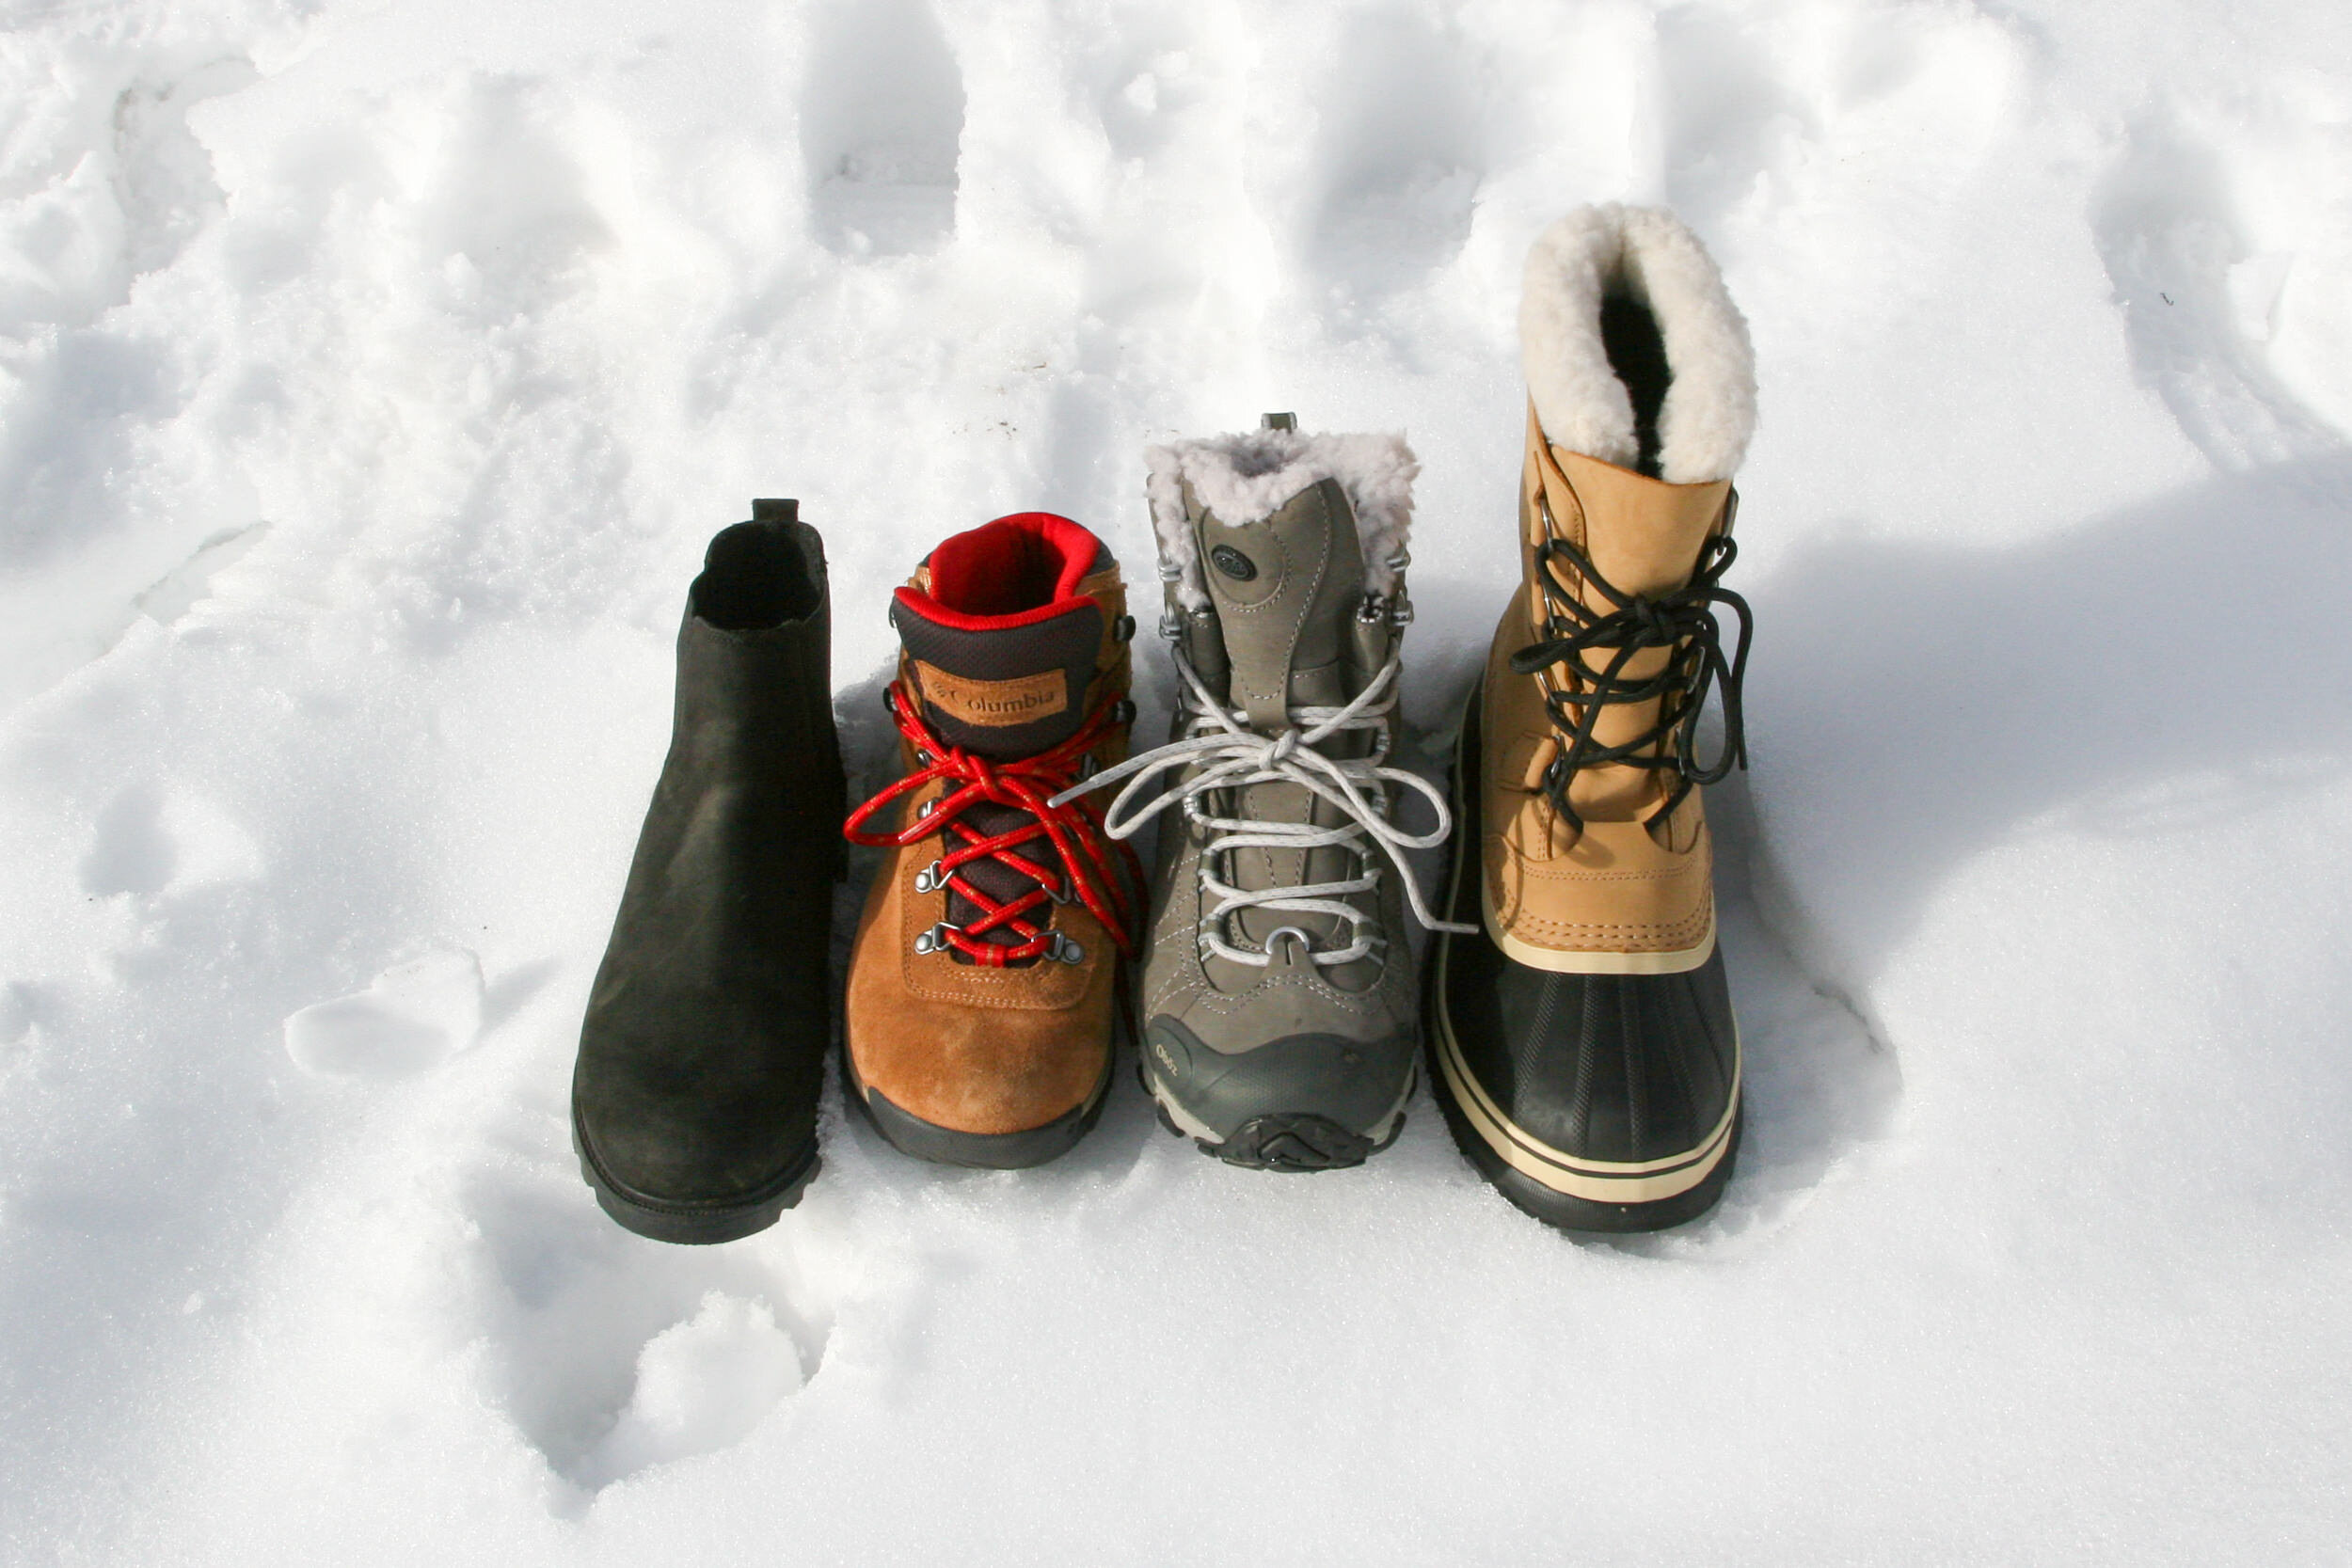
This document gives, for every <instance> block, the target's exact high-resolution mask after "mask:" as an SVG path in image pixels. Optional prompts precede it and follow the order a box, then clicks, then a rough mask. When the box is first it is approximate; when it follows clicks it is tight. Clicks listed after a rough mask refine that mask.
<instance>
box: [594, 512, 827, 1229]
mask: <svg viewBox="0 0 2352 1568" xmlns="http://www.w3.org/2000/svg"><path fill="white" fill-rule="evenodd" d="M706 607H707V610H708V611H709V613H706V612H705V610H706ZM714 614H715V615H716V616H717V617H718V618H719V619H721V620H723V621H724V622H726V623H728V624H727V625H724V626H721V625H714V624H713V621H712V619H711V616H712V615H714ZM829 623H830V607H829V604H828V600H827V595H826V591H825V564H824V554H823V547H822V545H821V544H820V542H819V541H818V536H817V532H816V531H815V530H814V529H811V528H809V527H808V526H807V525H805V524H803V523H799V522H793V521H781V520H773V519H770V520H762V521H758V522H751V523H740V524H738V525H736V526H735V527H734V528H730V529H728V530H726V531H724V532H723V533H721V534H720V535H719V536H718V538H717V539H715V540H713V541H712V544H711V546H710V552H709V555H708V557H707V566H706V570H705V572H704V575H703V576H702V577H700V578H696V579H695V583H694V586H693V589H692V590H691V592H690V594H689V595H688V603H687V612H686V619H685V624H684V626H682V627H681V628H680V630H679V632H678V644H677V657H678V675H677V696H676V704H675V719H674V727H673V731H672V736H671V743H670V751H669V755H668V758H667V759H666V760H665V761H664V763H663V764H662V769H661V777H660V782H659V783H658V784H656V785H655V787H654V797H653V802H652V804H651V806H650V807H649V808H648V809H647V811H646V814H645V821H644V828H643V830H642V831H641V832H640V834H639V837H638V841H637V851H636V856H635V859H634V860H633V861H632V862H631V863H630V865H629V873H628V885H627V888H626V890H625V891H624V892H623V894H622V895H621V907H620V911H619V913H618V915H617V916H616V918H615V919H614V921H613V927H612V941H611V943H610V944H609V945H608V947H607V949H606V951H605V956H604V962H603V964H602V966H601V967H600V968H599V969H598V970H597V972H596V985H595V988H594V990H593V991H592V992H591V994H590V998H589V1004H588V1012H587V1017H586V1019H585V1020H584V1021H583V1022H582V1024H581V1028H580V1058H579V1062H578V1064H577V1066H576V1068H575V1069H574V1072H573V1078H572V1106H573V1117H574V1125H575V1127H576V1129H577V1131H578V1132H579V1134H580V1142H581V1145H582V1148H583V1151H584V1152H585V1153H586V1154H587V1156H588V1157H589V1158H590V1159H591V1160H592V1161H594V1162H595V1164H596V1166H597V1167H598V1169H599V1170H600V1171H601V1172H602V1173H603V1175H604V1176H605V1178H606V1179H607V1180H608V1181H609V1182H610V1183H611V1184H612V1186H613V1187H615V1188H616V1189H618V1190H620V1191H621V1192H622V1193H623V1194H624V1195H625V1196H634V1197H638V1198H644V1199H650V1200H652V1201H654V1202H657V1203H663V1204H705V1203H707V1204H713V1205H725V1204H728V1203H733V1202H739V1201H741V1200H743V1199H745V1198H748V1197H753V1196H758V1195H760V1194H761V1193H762V1192H763V1191H764V1190H765V1189H768V1188H771V1187H772V1186H774V1185H775V1184H776V1183H777V1182H778V1181H779V1180H783V1179H785V1178H786V1177H787V1176H789V1175H790V1174H791V1173H792V1172H793V1171H794V1170H796V1169H798V1168H800V1167H802V1166H803V1165H804V1164H806V1159H807V1155H808V1152H809V1150H810V1148H811V1147H812V1146H813V1143H814V1140H815V1137H816V1119H817V1102H818V1094H819V1091H820V1089H821V1088H822V1086H823V1082H824V1057H825V1051H826V1048H827V1045H828V1043H829V1037H830V1022H831V1018H832V1005H831V1001H830V998H829V995H828V988H827V980H826V963H827V957H828V949H829V945H830V938H831V929H832V908H833V881H834V876H835V873H836V871H837V869H838V867H839V866H840V864H841V862H842V855H843V852H844V851H843V846H842V841H841V831H840V830H841V818H842V815H843V812H844V809H845V806H846V800H845V794H846V785H845V783H844V780H843V778H842V771H841V757H840V749H839V743H838V740H837V738H836V736H835V735H834V723H833V707H832V695H831V693H832V680H831V673H830V664H829V659H828V657H827V641H828V637H829V632H830V624H829Z"/></svg>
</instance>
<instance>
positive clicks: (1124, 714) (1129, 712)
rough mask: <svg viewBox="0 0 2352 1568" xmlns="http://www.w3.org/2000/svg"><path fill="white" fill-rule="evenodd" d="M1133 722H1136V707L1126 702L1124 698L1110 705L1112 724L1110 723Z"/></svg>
mask: <svg viewBox="0 0 2352 1568" xmlns="http://www.w3.org/2000/svg"><path fill="white" fill-rule="evenodd" d="M1135 721H1136V705H1135V704H1134V703H1132V702H1130V701H1128V700H1127V699H1126V698H1124V697H1121V698H1120V699H1119V701H1118V702H1116V703H1113V704H1112V705H1111V722H1112V723H1114V724H1132V723H1134V722H1135Z"/></svg>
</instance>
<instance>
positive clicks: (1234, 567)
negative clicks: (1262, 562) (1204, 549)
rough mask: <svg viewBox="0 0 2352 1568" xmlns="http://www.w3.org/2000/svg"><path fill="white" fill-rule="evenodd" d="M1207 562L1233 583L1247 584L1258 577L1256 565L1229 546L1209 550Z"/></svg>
mask: <svg viewBox="0 0 2352 1568" xmlns="http://www.w3.org/2000/svg"><path fill="white" fill-rule="evenodd" d="M1209 560H1210V562H1211V563H1212V564H1214V565H1215V566H1216V569H1217V570H1218V571H1220V572H1223V573H1224V574H1225V575H1226V576H1227V577H1229V578H1232V579H1233V580H1234V581H1235V582H1248V580H1249V579H1250V578H1254V577H1256V576H1257V575H1258V563H1257V562H1254V561H1252V560H1250V559H1249V558H1248V556H1246V555H1244V554H1242V553H1241V551H1239V550H1237V549H1235V548H1233V546H1231V545H1219V546H1217V547H1216V548H1215V549H1213V550H1211V551H1210V552H1209Z"/></svg>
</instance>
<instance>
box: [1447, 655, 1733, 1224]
mask: <svg viewBox="0 0 2352 1568" xmlns="http://www.w3.org/2000/svg"><path fill="white" fill-rule="evenodd" d="M1482 691H1483V685H1482V686H1475V687H1472V688H1471V689H1470V700H1469V703H1468V704H1467V705H1465V707H1464V709H1463V717H1462V729H1461V740H1457V742H1456V744H1455V746H1454V757H1453V761H1452V765H1451V766H1450V768H1448V770H1447V779H1446V789H1447V797H1448V804H1449V806H1450V807H1451V809H1452V811H1453V813H1454V824H1455V830H1454V839H1453V842H1452V843H1451V844H1449V845H1448V846H1447V857H1446V870H1445V876H1444V885H1445V886H1446V887H1447V889H1448V890H1449V892H1448V896H1447V900H1446V908H1447V911H1448V915H1449V918H1452V919H1455V920H1461V919H1466V918H1475V915H1474V913H1472V914H1466V913H1465V912H1464V911H1463V910H1461V909H1460V908H1459V907H1458V904H1459V900H1458V899H1457V898H1456V896H1455V891H1456V883H1455V880H1454V877H1455V873H1456V872H1457V870H1459V869H1460V858H1461V857H1462V856H1463V855H1464V854H1466V853H1470V852H1471V851H1470V848H1468V847H1466V846H1465V844H1464V839H1465V837H1466V836H1468V835H1465V833H1464V832H1463V831H1462V824H1464V823H1467V822H1473V821H1474V817H1473V816H1471V815H1470V814H1469V813H1467V811H1466V809H1465V803H1464V801H1463V798H1462V785H1463V778H1464V776H1465V772H1466V764H1465V761H1464V757H1463V745H1462V741H1466V740H1467V739H1468V738H1469V736H1470V734H1471V727H1470V723H1471V721H1470V715H1471V713H1472V712H1473V711H1474V710H1475V708H1476V705H1477V704H1478V702H1479V700H1480V697H1481V694H1482ZM1486 940H1487V938H1486V936H1485V935H1484V934H1483V933H1482V934H1481V935H1479V936H1475V937H1456V936H1452V935H1449V934H1446V933H1443V932H1440V933H1439V934H1438V936H1437V938H1436V940H1435V942H1432V943H1431V945H1430V951H1429V953H1428V955H1427V957H1426V958H1425V959H1424V960H1423V963H1422V1049H1423V1051H1424V1052H1425V1053H1426V1054H1427V1057H1428V1064H1429V1089H1430V1093H1431V1095H1432V1096H1433V1097H1434V1098H1435V1099H1436V1100H1437V1101H1438V1110H1439V1112H1441V1113H1442V1114H1443V1115H1444V1117H1445V1124H1446V1128H1447V1130H1448V1131H1449V1132H1452V1133H1453V1134H1454V1147H1455V1148H1459V1149H1460V1150H1461V1151H1462V1154H1463V1157H1464V1158H1466V1159H1468V1160H1469V1161H1470V1164H1471V1165H1473V1166H1474V1167H1476V1169H1477V1171H1478V1174H1479V1175H1481V1176H1483V1177H1485V1178H1486V1180H1487V1183H1488V1184H1489V1185H1491V1186H1492V1187H1493V1188H1494V1189H1495V1190H1496V1191H1497V1192H1499V1193H1501V1194H1502V1196H1504V1197H1506V1198H1508V1199H1509V1200H1510V1201H1511V1204H1512V1206H1513V1207H1514V1208H1516V1209H1518V1210H1519V1211H1520V1212H1523V1213H1528V1214H1532V1215H1534V1217H1535V1218H1537V1219H1539V1220H1541V1221H1543V1222H1544V1223H1545V1224H1546V1225H1549V1226H1552V1227H1556V1228H1558V1229H1561V1230H1574V1231H1590V1232H1594V1233H1597V1234H1602V1235H1620V1236H1622V1235H1638V1234H1642V1233H1645V1232H1647V1231H1652V1230H1670V1229H1672V1228H1673V1227H1676V1226H1677V1225H1688V1224H1689V1223H1691V1221H1692V1220H1694V1219H1697V1218H1698V1217H1699V1216H1700V1215H1702V1214H1704V1213H1706V1212H1708V1210H1710V1209H1712V1208H1714V1207H1715V1204H1716V1202H1717V1200H1718V1199H1720V1198H1721V1197H1722V1196H1723V1195H1724V1186H1725V1185H1726V1184H1728V1183H1729V1182H1730V1180H1731V1175H1732V1170H1733V1167H1734V1166H1735V1165H1737V1164H1738V1163H1739V1155H1740V1131H1741V1129H1742V1128H1743V1127H1744V1125H1745V1124H1746V1121H1747V1104H1746V1101H1745V1100H1744V1099H1742V1101H1740V1105H1739V1106H1738V1107H1737V1108H1736V1109H1735V1110H1734V1111H1733V1112H1732V1117H1731V1132H1730V1133H1729V1134H1728V1135H1727V1137H1726V1140H1725V1142H1724V1155H1723V1158H1722V1159H1721V1160H1720V1161H1718V1162H1717V1163H1716V1164H1715V1168H1714V1169H1712V1170H1710V1171H1708V1173H1707V1175H1706V1177H1705V1178H1704V1179H1702V1180H1700V1181H1699V1183H1698V1185H1696V1186H1694V1187H1692V1188H1691V1189H1690V1190H1689V1191H1687V1192H1680V1193H1677V1194H1676V1195H1675V1196H1672V1197H1661V1198H1653V1199H1651V1200H1650V1201H1648V1202H1645V1203H1601V1202H1597V1201H1595V1200H1593V1199H1591V1198H1581V1197H1575V1196H1570V1195H1568V1194H1566V1193H1563V1192H1556V1191H1554V1190H1553V1189H1551V1188H1549V1187H1547V1186H1545V1185H1544V1184H1543V1183H1542V1182H1540V1181H1538V1180H1535V1179H1534V1177H1532V1176H1529V1175H1528V1174H1527V1173H1526V1172H1525V1171H1522V1170H1520V1169H1519V1168H1518V1166H1516V1165H1514V1164H1511V1163H1510V1162H1509V1161H1508V1160H1505V1159H1504V1158H1503V1157H1502V1153H1501V1151H1500V1150H1498V1149H1497V1148H1495V1147H1494V1146H1493V1145H1492V1144H1490V1143H1488V1142H1487V1141H1486V1138H1485V1137H1484V1136H1482V1135H1481V1134H1480V1132H1479V1131H1478V1129H1477V1128H1476V1127H1474V1126H1472V1125H1471V1124H1470V1117H1468V1116H1467V1115H1466V1114H1465V1113H1464V1112H1463V1110H1462V1107H1461V1105H1460V1104H1459V1103H1458V1102H1457V1101H1455V1100H1454V1091H1453V1088H1452V1085H1449V1084H1448V1083H1447V1082H1446V1075H1445V1067H1444V1064H1443V1063H1442V1062H1440V1061H1439V1060H1438V1041H1439V1039H1440V1038H1442V1037H1443V1035H1442V1031H1443V1030H1445V1029H1447V1028H1450V1026H1451V1025H1450V1024H1449V1023H1448V1022H1445V1021H1444V1020H1442V1019H1441V1018H1440V1016H1439V1015H1440V1014H1441V1013H1442V1012H1443V1010H1444V1008H1445V1005H1446V1004H1445V993H1444V990H1443V986H1442V984H1441V982H1442V980H1443V977H1444V975H1445V973H1446V965H1445V964H1444V963H1443V962H1441V961H1440V958H1441V955H1440V951H1439V945H1438V944H1440V943H1447V942H1485V941H1486Z"/></svg>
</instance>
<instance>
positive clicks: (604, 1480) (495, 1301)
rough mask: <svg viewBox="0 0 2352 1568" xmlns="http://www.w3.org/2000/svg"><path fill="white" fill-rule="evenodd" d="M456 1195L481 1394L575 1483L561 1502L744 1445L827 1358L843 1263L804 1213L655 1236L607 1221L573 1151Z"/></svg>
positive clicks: (496, 1168) (493, 1166) (577, 1502)
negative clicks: (734, 1227) (463, 1224)
mask: <svg viewBox="0 0 2352 1568" xmlns="http://www.w3.org/2000/svg"><path fill="white" fill-rule="evenodd" d="M516 1133H517V1139H516V1141H519V1134H520V1127H519V1125H518V1126H517V1128H516ZM463 1207H464V1210H465V1212H466V1215H467V1218H468V1221H469V1225H468V1235H469V1243H468V1246H467V1248H466V1258H467V1264H466V1271H465V1272H467V1273H469V1274H470V1275H471V1276H472V1277H473V1279H474V1282H475V1290H474V1292H473V1304H474V1306H473V1311H474V1316H473V1320H472V1322H471V1323H470V1324H469V1334H470V1335H471V1336H473V1337H477V1338H479V1340H480V1341H481V1343H482V1344H483V1346H484V1347H485V1351H486V1354H485V1356H484V1357H483V1359H482V1361H481V1363H480V1366H481V1370H482V1374H483V1378H484V1383H483V1387H482V1393H483V1395H484V1396H485V1398H486V1399H487V1401H488V1402H490V1403H492V1404H493V1405H495V1406H496V1407H497V1408H499V1409H501V1410H502V1411H504V1412H505V1414H506V1416H507V1418H509V1419H510V1420H512V1421H513V1422H514V1424H515V1428H516V1432H517V1433H519V1434H520V1435H521V1437H522V1438H523V1440H524V1441H526V1442H528V1443H529V1444H530V1445H531V1446H532V1448H534V1449H537V1450H538V1451H539V1453H540V1454H541V1456H542V1457H543V1458H545V1460H546V1461H547V1464H548V1468H549V1469H550V1470H551V1471H553V1472H554V1473H555V1475H556V1476H558V1477H560V1478H561V1479H562V1480H563V1481H566V1482H568V1483H569V1485H568V1486H567V1487H566V1488H564V1489H562V1490H561V1491H559V1492H558V1493H557V1494H555V1495H554V1496H553V1497H551V1498H550V1501H551V1504H552V1506H553V1507H554V1508H555V1510H556V1512H557V1513H559V1514H563V1515H566V1516H571V1515H576V1514H577V1513H578V1512H579V1511H580V1510H581V1509H584V1508H585V1507H586V1506H587V1505H588V1504H589V1502H590V1501H591V1499H592V1498H593V1497H594V1495H595V1494H596V1492H598V1491H600V1490H601V1489H603V1488H604V1487H606V1486H609V1485H611V1484H612V1483H613V1482H614V1481H624V1480H627V1479H628V1477H630V1476H633V1475H636V1474H638V1473H639V1472H641V1471H644V1470H646V1469H649V1468H651V1467H653V1466H656V1465H666V1464H670V1463H672V1462H674V1461H676V1460H681V1459H689V1458H692V1457H694V1456H695V1455H698V1454H707V1453H715V1452H717V1451H718V1450H720V1449H726V1448H730V1447H732V1446H734V1445H735V1444H737V1443H739V1442H741V1441H742V1440H743V1439H744V1438H746V1437H748V1436H749V1435H751V1433H752V1432H753V1431H754V1430H755V1428H756V1427H757V1426H758V1425H759V1424H760V1422H761V1421H762V1420H763V1419H765V1418H766V1417H767V1415H768V1413H769V1412H770V1411H771V1410H773V1409H774V1408H775V1407H776V1406H777V1405H779V1404H780V1403H782V1402H785V1401H787V1400H788V1399H790V1398H791V1397H793V1396H794V1395H796V1394H797V1393H799V1391H800V1390H801V1388H802V1387H803V1385H805V1384H806V1382H807V1381H808V1380H809V1379H810V1378H811V1377H813V1376H815V1375H817V1373H818V1370H820V1369H821V1366H822V1363H823V1360H824V1356H825V1350H826V1346H827V1344H828V1342H829V1340H830V1338H831V1337H832V1333H833V1325H834V1315H835V1310H836V1305H837V1299H838V1293H839V1289H840V1286H841V1283H842V1278H843V1275H842V1269H841V1261H840V1258H839V1255H838V1254H839V1243H837V1242H834V1241H829V1240H826V1239H824V1238H823V1235H822V1234H821V1233H823V1232H824V1231H825V1230H826V1227H824V1226H822V1225H821V1224H820V1225H818V1226H815V1227H812V1226H811V1225H810V1224H809V1220H808V1216H807V1215H806V1214H804V1213H802V1212H794V1213H793V1214H791V1215H788V1216H787V1218H786V1219H785V1221H784V1222H782V1223H781V1224H779V1225H777V1226H776V1227H774V1228H773V1229H771V1230H767V1231H763V1232H762V1233H760V1234H759V1235H758V1236H756V1237H752V1238H749V1239H746V1240H744V1241H741V1242H736V1243H729V1244H727V1245H725V1246H717V1247H675V1246H664V1245H662V1244H660V1243H654V1242H647V1241H644V1240H643V1239H642V1238H639V1237H636V1236H632V1235H630V1234H629V1233H628V1232H627V1231H626V1230H623V1229H622V1228H621V1227H618V1226H616V1225H614V1224H613V1223H612V1221H611V1220H609V1219H607V1218H606V1217H605V1216H604V1215H603V1214H602V1213H601V1212H599V1211H598V1210H597V1208H596V1203H595V1201H594V1199H592V1198H591V1197H590V1196H589V1195H588V1190H587V1188H586V1187H585V1186H584V1185H583V1184H582V1183H581V1182H580V1176H579V1168H578V1166H577V1165H576V1164H574V1162H573V1161H572V1160H571V1159H570V1158H569V1156H568V1151H567V1152H566V1155H565V1156H564V1157H563V1158H560V1159H552V1160H532V1161H523V1162H517V1161H514V1160H510V1159H501V1160H496V1161H492V1162H489V1163H486V1164H484V1165H483V1166H482V1167H481V1168H480V1169H479V1170H478V1171H477V1172H476V1174H475V1175H474V1177H473V1178H472V1180H470V1181H469V1183H468V1190H467V1193H466V1195H465V1197H464V1200H463Z"/></svg>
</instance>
